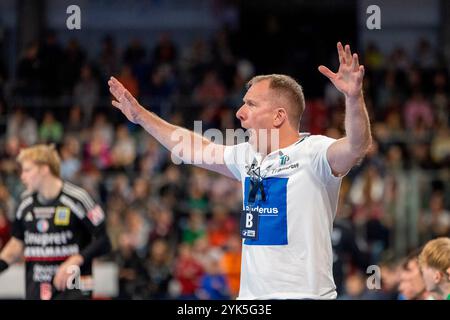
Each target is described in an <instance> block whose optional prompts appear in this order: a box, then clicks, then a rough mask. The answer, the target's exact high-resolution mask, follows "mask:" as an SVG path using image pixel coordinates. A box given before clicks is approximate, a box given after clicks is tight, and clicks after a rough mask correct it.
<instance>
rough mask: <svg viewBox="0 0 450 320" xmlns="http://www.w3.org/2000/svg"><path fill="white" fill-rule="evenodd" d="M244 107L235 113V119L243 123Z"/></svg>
mask: <svg viewBox="0 0 450 320" xmlns="http://www.w3.org/2000/svg"><path fill="white" fill-rule="evenodd" d="M243 109H244V106H241V107H240V108H239V110H238V111H237V112H236V118H238V119H239V120H241V121H243V120H244V111H243Z"/></svg>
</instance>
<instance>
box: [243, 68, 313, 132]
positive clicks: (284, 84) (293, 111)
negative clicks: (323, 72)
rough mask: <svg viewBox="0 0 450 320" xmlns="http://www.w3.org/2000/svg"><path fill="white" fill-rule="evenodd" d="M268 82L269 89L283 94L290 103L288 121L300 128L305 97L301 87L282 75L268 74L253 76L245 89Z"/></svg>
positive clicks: (293, 80) (292, 79)
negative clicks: (258, 83) (264, 81)
mask: <svg viewBox="0 0 450 320" xmlns="http://www.w3.org/2000/svg"><path fill="white" fill-rule="evenodd" d="M263 80H269V81H270V83H269V88H270V89H273V90H276V91H278V92H280V93H283V94H284V95H285V96H286V97H287V98H288V100H289V101H290V102H291V106H290V108H289V109H290V110H288V120H289V122H290V123H291V125H293V126H294V127H297V128H299V127H300V119H301V118H302V115H303V112H304V111H305V97H304V95H303V89H302V86H301V85H300V84H299V83H298V82H297V81H295V79H294V78H292V77H290V76H287V75H284V74H268V75H261V76H255V77H253V78H252V79H250V81H249V82H248V83H247V88H250V87H251V86H252V85H253V84H255V83H257V82H260V81H263Z"/></svg>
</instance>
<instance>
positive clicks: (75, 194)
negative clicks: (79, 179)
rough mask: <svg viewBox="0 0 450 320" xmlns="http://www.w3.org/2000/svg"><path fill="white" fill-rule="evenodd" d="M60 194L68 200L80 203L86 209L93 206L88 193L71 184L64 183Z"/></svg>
mask: <svg viewBox="0 0 450 320" xmlns="http://www.w3.org/2000/svg"><path fill="white" fill-rule="evenodd" d="M62 193H63V195H65V196H66V197H69V198H70V200H72V201H75V202H79V203H82V204H83V205H84V206H85V207H86V208H90V207H93V206H94V201H93V199H92V197H91V196H90V195H89V193H88V192H87V191H86V190H85V189H84V188H82V187H80V186H77V185H75V184H73V183H71V182H68V181H64V184H63V189H62Z"/></svg>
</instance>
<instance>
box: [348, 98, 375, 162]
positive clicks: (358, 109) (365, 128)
mask: <svg viewBox="0 0 450 320" xmlns="http://www.w3.org/2000/svg"><path fill="white" fill-rule="evenodd" d="M345 132H346V136H347V139H348V143H349V145H350V149H351V151H352V153H353V154H354V155H355V157H361V156H363V155H364V154H365V152H366V151H367V148H369V146H370V145H371V143H372V135H371V133H370V122H369V116H368V114H367V109H366V104H365V102H364V96H363V93H362V92H361V94H360V95H358V96H356V97H345Z"/></svg>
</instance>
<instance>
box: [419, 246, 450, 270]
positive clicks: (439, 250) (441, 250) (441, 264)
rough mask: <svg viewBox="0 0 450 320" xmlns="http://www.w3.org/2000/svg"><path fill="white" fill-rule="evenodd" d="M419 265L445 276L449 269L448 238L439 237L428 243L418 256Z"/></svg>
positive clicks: (449, 250) (449, 249) (449, 247)
mask: <svg viewBox="0 0 450 320" xmlns="http://www.w3.org/2000/svg"><path fill="white" fill-rule="evenodd" d="M419 263H420V265H421V266H429V267H431V268H434V269H436V270H439V271H441V272H443V273H444V274H446V273H447V269H448V268H450V238H446V237H441V238H437V239H434V240H430V241H428V242H427V244H426V245H425V247H424V248H423V250H422V252H421V253H420V255H419Z"/></svg>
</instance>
